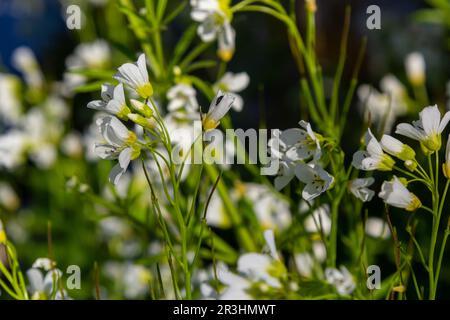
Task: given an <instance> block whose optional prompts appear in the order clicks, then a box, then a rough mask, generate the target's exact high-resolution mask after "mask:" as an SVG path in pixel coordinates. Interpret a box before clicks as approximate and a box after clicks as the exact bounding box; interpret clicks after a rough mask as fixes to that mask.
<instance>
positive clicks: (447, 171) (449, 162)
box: [442, 135, 450, 179]
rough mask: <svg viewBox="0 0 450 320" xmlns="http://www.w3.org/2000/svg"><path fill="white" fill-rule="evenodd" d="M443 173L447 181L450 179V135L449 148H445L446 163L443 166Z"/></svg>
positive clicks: (449, 137)
mask: <svg viewBox="0 0 450 320" xmlns="http://www.w3.org/2000/svg"><path fill="white" fill-rule="evenodd" d="M442 171H443V172H444V176H445V177H446V178H447V179H450V135H449V136H448V138H447V147H446V148H445V163H444V164H442Z"/></svg>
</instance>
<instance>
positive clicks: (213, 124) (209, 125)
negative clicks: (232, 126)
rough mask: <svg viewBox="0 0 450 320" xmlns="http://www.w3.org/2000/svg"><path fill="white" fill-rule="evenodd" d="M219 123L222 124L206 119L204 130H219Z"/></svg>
mask: <svg viewBox="0 0 450 320" xmlns="http://www.w3.org/2000/svg"><path fill="white" fill-rule="evenodd" d="M219 123H220V122H219V121H216V120H214V119H210V118H208V117H206V118H205V119H203V129H204V130H205V131H208V130H212V129H215V128H217V126H218V125H219Z"/></svg>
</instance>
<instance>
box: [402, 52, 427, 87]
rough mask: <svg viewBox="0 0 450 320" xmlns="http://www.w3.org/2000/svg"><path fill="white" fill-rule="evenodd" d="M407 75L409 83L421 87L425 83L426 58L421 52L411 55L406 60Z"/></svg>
mask: <svg viewBox="0 0 450 320" xmlns="http://www.w3.org/2000/svg"><path fill="white" fill-rule="evenodd" d="M405 68H406V74H407V76H408V79H409V81H410V82H411V83H412V84H413V85H415V86H420V85H422V84H423V83H424V82H425V58H424V57H423V55H422V54H421V53H420V52H413V53H410V54H409V55H408V56H407V57H406V60H405Z"/></svg>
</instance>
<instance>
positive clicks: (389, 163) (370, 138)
mask: <svg viewBox="0 0 450 320" xmlns="http://www.w3.org/2000/svg"><path fill="white" fill-rule="evenodd" d="M365 140H366V148H367V151H362V150H360V151H357V152H356V153H355V154H354V155H353V161H352V165H353V166H354V167H355V168H356V169H360V170H366V171H370V170H380V171H390V170H392V167H393V166H394V164H395V161H394V159H392V158H391V157H390V156H389V155H387V154H385V153H384V152H383V149H382V147H381V145H380V143H379V142H378V141H377V139H376V138H375V136H374V135H373V134H372V131H370V129H367V133H366V138H365Z"/></svg>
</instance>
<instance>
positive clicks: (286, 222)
mask: <svg viewBox="0 0 450 320" xmlns="http://www.w3.org/2000/svg"><path fill="white" fill-rule="evenodd" d="M242 188H243V190H244V195H245V197H246V198H247V199H248V200H250V202H251V203H252V205H253V210H254V212H255V214H256V217H257V219H258V221H259V222H260V224H261V226H262V227H263V228H264V229H275V230H284V229H286V228H287V227H289V226H290V225H291V222H292V217H291V213H290V210H289V203H288V202H287V201H286V200H284V199H282V198H280V197H278V196H277V195H275V194H274V193H273V192H272V191H271V190H270V189H269V188H268V187H267V186H265V185H260V184H256V183H246V184H244V185H243V186H242Z"/></svg>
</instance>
